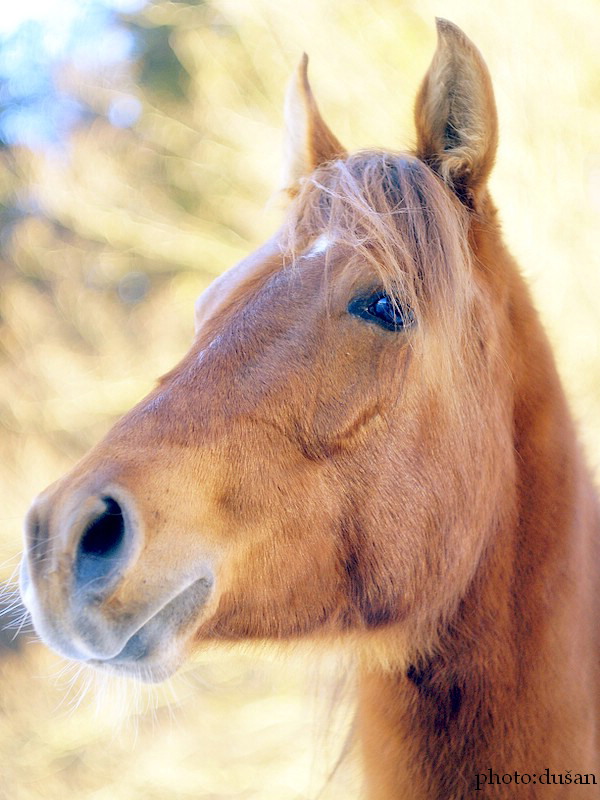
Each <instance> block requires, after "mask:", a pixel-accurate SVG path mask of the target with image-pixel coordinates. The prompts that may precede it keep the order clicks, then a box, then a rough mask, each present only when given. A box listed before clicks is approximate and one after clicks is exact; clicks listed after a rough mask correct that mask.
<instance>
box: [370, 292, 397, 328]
mask: <svg viewBox="0 0 600 800" xmlns="http://www.w3.org/2000/svg"><path fill="white" fill-rule="evenodd" d="M368 312H369V314H372V315H373V316H374V317H377V318H378V319H381V320H383V321H384V322H387V323H388V324H389V325H394V326H396V327H398V328H400V327H402V325H403V324H404V318H403V316H402V314H401V312H400V309H399V308H394V306H393V304H392V301H391V300H390V298H389V297H387V295H383V297H380V298H379V299H378V300H376V301H375V302H374V303H371V305H370V306H369V308H368Z"/></svg>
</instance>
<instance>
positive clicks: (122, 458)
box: [29, 22, 600, 800]
mask: <svg viewBox="0 0 600 800" xmlns="http://www.w3.org/2000/svg"><path fill="white" fill-rule="evenodd" d="M439 33H440V45H439V48H438V52H437V54H436V56H435V58H434V61H433V64H432V67H431V69H430V72H429V73H428V75H427V77H426V79H425V82H424V84H423V86H422V88H421V91H420V93H419V96H418V100H417V105H416V112H415V113H416V118H417V131H418V134H419V140H418V145H417V149H416V153H415V154H412V155H411V154H404V155H401V154H396V153H392V152H380V151H366V152H361V153H356V154H354V155H351V156H345V155H342V156H341V157H340V155H341V153H340V148H341V146H338V145H339V142H337V140H336V139H335V137H333V135H331V137H332V138H330V137H329V134H328V135H327V136H326V137H325V140H321V141H320V145H319V141H315V137H316V139H317V140H319V136H320V134H319V131H321V132H322V131H323V130H325V128H326V126H325V128H324V127H323V126H324V123H322V120H321V118H320V115H319V113H318V110H317V108H316V104H315V103H314V101H312V102H311V101H309V99H307V97H306V96H305V97H304V99H303V98H302V92H304V93H305V94H306V93H308V92H310V88H309V87H308V83H307V81H306V80H305V72H304V79H303V80H302V81H300V82H299V85H300V88H298V81H296V83H295V88H294V89H293V91H292V96H291V100H290V105H291V106H292V107H293V108H295V111H294V113H293V114H292V115H291V119H294V118H295V119H298V115H299V114H306V115H308V119H306V120H305V121H304V123H302V130H303V131H304V132H306V131H311V132H312V133H311V134H310V136H309V137H308V138H307V137H306V136H305V135H299V136H295V137H293V143H292V146H293V148H296V150H297V149H298V148H300V149H304V151H303V152H294V153H292V155H291V157H292V161H293V168H292V169H290V170H288V175H290V176H292V178H291V180H293V184H288V188H290V189H291V190H292V193H293V194H294V195H295V199H294V201H293V203H292V205H291V207H290V210H289V213H288V217H287V221H286V224H285V226H284V228H283V230H282V231H281V232H280V234H278V235H277V236H276V237H275V239H274V240H273V241H272V242H271V243H269V244H268V245H267V246H266V248H265V249H263V250H262V251H259V253H258V254H257V255H256V256H254V257H251V258H250V259H249V260H248V261H247V262H245V263H244V264H242V265H240V266H239V267H237V268H235V269H234V270H233V271H232V272H231V273H229V274H228V276H226V277H224V278H223V279H220V281H218V282H217V283H216V284H215V288H214V289H212V290H210V291H209V292H208V293H207V295H206V296H205V297H204V298H203V299H202V300H201V302H200V304H199V306H198V332H197V337H196V341H195V343H194V346H193V347H192V349H191V351H190V353H189V354H188V355H187V356H186V357H185V358H184V359H183V361H182V362H181V363H180V364H179V365H178V366H177V367H176V368H175V369H174V370H173V371H172V372H170V373H169V374H168V375H166V376H165V377H164V378H163V379H162V380H161V382H160V384H159V386H158V387H157V388H156V389H155V390H154V392H152V393H151V395H150V396H149V397H148V398H146V399H145V400H144V401H142V402H141V403H140V404H139V405H138V406H137V407H136V408H134V409H133V410H132V411H131V412H130V413H129V414H128V415H127V416H125V417H124V418H123V419H122V420H121V421H120V422H119V423H118V424H117V425H116V426H115V428H114V429H113V430H112V431H111V432H110V433H109V434H108V436H107V437H106V439H105V440H104V441H103V442H102V443H100V444H99V445H98V446H97V447H96V448H95V449H94V450H93V451H92V452H91V453H90V454H89V455H88V456H87V457H86V458H85V459H84V460H83V461H82V462H81V463H80V464H79V465H78V466H77V467H76V468H75V469H74V470H73V472H71V473H70V474H69V475H67V476H66V477H65V478H63V479H62V480H61V481H60V482H59V483H58V484H56V485H55V486H53V487H51V488H50V489H49V490H47V492H46V493H45V494H44V495H43V496H42V497H41V499H39V500H38V501H37V504H36V506H35V509H34V511H32V513H31V517H30V523H29V524H30V537H31V538H34V539H35V541H34V542H33V543H32V546H35V547H39V546H40V537H41V538H42V540H43V546H44V550H45V556H44V559H42V560H37V561H36V559H35V558H34V555H33V554H31V555H30V557H29V572H30V575H31V582H32V583H33V584H34V586H35V592H36V593H37V594H36V597H37V598H38V600H37V602H38V604H39V608H40V609H43V610H41V611H40V610H38V611H37V612H36V613H37V617H36V614H35V613H34V619H35V621H36V624H39V626H40V628H41V630H42V633H43V635H44V636H45V638H47V640H48V641H49V642H50V643H51V644H54V646H56V647H58V648H59V649H63V651H64V650H66V649H67V648H68V646H70V645H67V644H65V642H73V643H75V645H76V646H79V645H77V642H79V641H80V639H82V638H85V636H88V639H87V640H86V641H91V642H92V644H91V645H89V646H90V647H93V646H94V640H93V636H92V635H91V634H90V633H89V631H90V630H92V632H94V631H98V632H99V633H98V635H99V636H100V638H102V636H104V635H106V637H107V638H106V641H107V642H108V641H109V640H110V636H109V633H110V630H111V626H112V628H115V627H116V628H118V626H119V625H120V624H122V621H123V619H124V618H126V617H127V618H128V619H129V618H133V619H135V618H136V615H138V616H139V618H140V619H142V617H143V618H144V619H145V618H147V616H148V614H147V613H146V611H147V608H148V607H149V606H150V605H151V603H152V601H153V598H155V597H156V596H159V595H160V593H161V592H164V588H163V585H164V583H165V581H168V580H170V579H171V576H178V575H182V576H185V575H187V572H186V570H189V569H190V568H191V567H190V565H194V564H199V563H203V564H204V563H205V564H207V565H208V566H207V568H206V569H207V570H208V571H209V573H210V575H211V576H212V578H214V581H213V582H211V583H210V585H211V589H210V594H209V596H207V598H206V599H205V600H203V604H201V605H199V606H198V607H197V608H196V609H195V611H194V614H193V615H192V616H191V617H189V618H186V620H185V622H184V623H181V624H180V625H179V627H178V628H177V630H176V631H173V632H172V633H171V634H170V635H169V636H167V635H166V634H163V638H164V637H166V638H167V639H169V642H167V644H168V645H169V646H171V645H173V643H176V644H177V647H178V648H180V651H181V653H182V654H185V653H186V652H188V651H189V650H191V649H193V648H195V647H199V646H202V643H203V642H205V641H207V640H212V639H220V640H227V641H240V640H263V639H268V640H272V641H280V642H283V641H290V640H295V639H297V638H298V637H312V638H313V639H314V640H315V641H318V642H320V643H322V644H323V645H325V644H326V643H327V642H333V641H335V642H342V643H344V644H345V645H347V646H348V647H350V648H352V649H353V650H354V651H355V652H356V653H358V658H359V661H360V665H361V666H360V692H359V709H358V721H359V735H360V738H361V742H362V749H363V754H364V764H365V775H366V787H367V796H368V798H369V800H393V798H410V800H420V799H421V798H427V799H428V800H432V799H433V798H438V800H458V799H459V798H465V797H468V796H471V794H472V792H473V790H474V788H475V776H476V774H478V773H484V772H486V771H487V770H488V769H489V768H491V769H492V771H493V772H495V773H500V774H503V773H507V772H510V773H514V772H515V770H516V771H518V772H520V773H523V772H528V773H533V772H536V773H538V774H539V773H541V772H542V771H543V770H545V769H546V767H548V768H550V771H551V772H556V773H559V772H563V773H564V772H566V770H571V771H572V774H573V775H574V774H575V773H593V772H595V773H596V779H597V780H598V781H600V742H599V739H598V732H597V720H598V715H599V711H600V694H599V688H600V674H599V672H600V658H599V656H600V642H599V641H598V638H599V636H598V625H597V619H598V612H599V611H600V609H599V607H598V606H599V599H598V597H599V593H598V588H599V587H598V583H599V581H598V570H599V567H598V564H599V563H600V560H599V555H600V553H599V542H600V539H599V535H598V534H599V527H600V526H599V517H598V505H597V500H596V497H595V495H594V492H593V489H592V485H591V480H590V477H589V475H588V473H587V470H586V468H585V465H584V464H583V460H582V457H581V454H580V449H579V446H578V444H577V440H576V435H575V431H574V429H573V425H572V422H571V419H570V415H569V411H568V408H567V405H566V402H565V398H564V395H563V391H562V388H561V386H560V382H559V379H558V377H557V373H556V370H555V367H554V362H553V358H552V355H551V352H550V349H549V346H548V343H547V340H546V337H545V334H544V333H543V331H542V328H541V326H540V323H539V321H538V318H537V314H536V312H535V311H534V308H533V305H532V303H531V300H530V297H529V293H528V291H527V288H526V287H525V285H524V283H523V281H522V279H521V277H520V275H519V272H518V270H517V268H516V266H515V264H514V262H513V260H512V258H511V257H510V255H509V253H508V252H507V250H506V248H505V246H504V244H503V242H502V239H501V234H500V231H499V227H498V223H497V220H496V212H495V209H494V207H493V204H492V202H491V200H490V198H489V195H488V193H487V190H486V187H485V182H486V178H487V175H488V174H489V171H490V169H491V167H492V162H493V158H494V153H495V143H496V137H497V128H496V117H495V109H494V104H493V95H492V92H491V84H490V81H489V76H488V74H487V70H486V69H485V66H484V64H483V61H482V59H481V56H480V55H479V54H478V52H477V51H476V49H475V48H474V47H473V45H472V44H471V43H470V42H469V41H468V40H467V39H466V37H465V36H464V34H462V32H460V31H458V29H456V28H455V27H454V26H451V25H450V23H445V22H440V23H439ZM304 70H305V64H304ZM444 92H445V93H446V94H444ZM298 93H300V94H298ZM310 97H311V98H312V94H310ZM299 109H300V110H299ZM327 131H328V129H327ZM318 145H319V146H318ZM316 153H318V154H319V159H318V161H317V162H315V154H316ZM300 164H305V165H308V168H309V170H310V174H308V175H306V176H304V177H302V176H301V175H300V174H299V173H298V165H300ZM323 233H326V234H327V236H328V242H329V247H328V248H327V249H326V250H325V251H324V252H321V251H319V250H314V251H311V249H310V248H311V246H312V244H313V243H314V241H315V239H316V237H318V236H319V235H321V234H323ZM377 287H380V288H385V289H386V290H387V291H388V292H389V294H390V295H391V296H392V297H393V298H394V300H395V302H396V303H397V304H398V305H399V306H400V307H402V308H406V307H407V306H408V307H410V309H411V310H412V311H413V313H414V316H415V318H416V320H417V324H416V326H414V327H413V328H411V329H409V330H406V331H404V332H401V333H395V332H390V331H383V330H381V329H380V328H378V327H377V326H376V325H373V324H370V323H368V322H364V321H362V320H360V319H357V318H356V317H353V316H351V315H350V314H348V312H347V307H348V303H349V301H351V300H352V298H353V297H355V296H356V294H357V293H358V292H364V291H368V290H369V289H374V288H377ZM115 487H116V488H115ZM110 492H120V493H121V494H117V496H118V497H121V496H123V497H124V498H125V499H124V500H123V501H122V502H123V505H124V506H126V507H129V506H131V508H132V509H135V520H137V522H135V521H134V522H131V521H128V525H129V526H130V527H131V528H132V530H135V531H138V529H139V530H141V531H142V534H140V535H141V536H142V544H141V547H140V551H139V554H137V555H136V557H135V559H134V558H132V559H130V562H128V563H127V564H126V567H124V571H123V575H122V577H119V580H118V582H116V583H115V584H114V586H112V588H111V589H110V591H108V590H107V591H106V592H105V594H104V595H103V596H102V597H100V598H99V599H98V598H97V599H96V600H97V602H96V605H95V606H94V612H93V615H92V612H91V610H90V609H88V608H83V609H81V608H80V607H79V606H78V607H77V613H76V612H75V610H74V609H75V606H76V605H77V602H79V603H80V604H81V601H80V600H77V598H75V597H74V595H73V593H72V590H71V588H70V587H71V574H72V572H73V563H74V561H75V559H76V558H77V556H76V552H77V546H78V542H79V541H80V539H81V536H82V524H83V523H81V522H80V521H79V522H78V521H77V520H79V519H80V516H78V514H79V515H80V512H78V511H77V509H78V508H79V506H80V505H82V504H85V502H91V501H89V500H88V499H89V498H92V497H96V498H97V497H98V496H100V495H102V494H106V493H110ZM81 513H83V512H81ZM90 513H91V512H90ZM132 514H133V512H132ZM128 519H129V518H128ZM44 537H46V538H44ZM212 578H211V581H212ZM209 582H210V581H209V580H208V578H207V585H208V583H209ZM76 601H77V602H76ZM144 613H145V614H146V616H145V617H144ZM77 614H79V616H77ZM82 619H85V620H86V623H85V625H84V623H83V622H81V620H82ZM86 625H87V628H86ZM88 634H89V635H88ZM103 641H104V640H103ZM110 641H112V640H110ZM162 644H163V643H162V642H158V643H156V647H157V652H158V655H157V656H153V657H152V658H154V661H153V660H152V658H148V659H146V662H143V663H142V664H141V667H142V671H143V670H144V669H145V670H147V672H146V676H147V677H151V678H156V677H160V676H161V675H162V669H163V664H165V663H170V662H168V659H167V657H166V656H164V655H161V653H163V651H162V650H161V649H160V647H159V645H161V646H162ZM167 644H165V647H166V646H167ZM108 649H109V648H108V645H106V650H107V652H108ZM117 649H118V648H117ZM164 652H166V650H165V651H164ZM97 660H100V661H102V660H103V659H101V658H98V659H97ZM117 661H118V657H117ZM104 662H105V663H108V664H109V665H110V663H111V659H109V658H108V656H107V657H106V658H105V659H104ZM113 666H114V667H115V668H120V665H119V663H114V664H113ZM125 668H127V669H129V666H128V665H125V666H124V667H123V669H125ZM170 668H171V667H169V669H170ZM494 791H496V792H498V793H499V794H500V793H501V792H502V789H501V788H499V787H495V788H494V789H493V790H492V789H489V790H488V792H489V793H490V794H491V793H493V792H494ZM483 796H486V792H485V791H484V792H483ZM503 796H507V797H508V796H510V797H523V798H563V797H564V798H566V797H577V798H598V797H600V786H598V785H596V786H593V785H592V786H573V785H571V786H565V785H562V786H560V785H559V786H552V785H550V786H545V785H542V786H540V785H539V784H537V785H533V784H529V785H526V786H524V785H520V786H518V787H516V786H514V785H513V786H510V787H508V788H507V787H504V790H503Z"/></svg>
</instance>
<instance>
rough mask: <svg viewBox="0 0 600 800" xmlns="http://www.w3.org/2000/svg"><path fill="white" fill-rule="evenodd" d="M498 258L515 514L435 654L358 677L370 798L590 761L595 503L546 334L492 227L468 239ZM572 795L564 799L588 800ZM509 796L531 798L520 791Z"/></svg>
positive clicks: (451, 795)
mask: <svg viewBox="0 0 600 800" xmlns="http://www.w3.org/2000/svg"><path fill="white" fill-rule="evenodd" d="M498 253H501V254H503V256H504V260H505V266H506V267H507V269H508V270H509V272H510V276H511V278H510V281H511V285H510V286H509V289H508V297H507V301H508V306H509V307H510V309H511V312H510V317H511V325H512V327H513V330H514V340H515V342H520V343H521V348H520V349H519V352H518V356H517V357H516V359H515V363H514V364H513V374H514V380H515V396H514V397H515V399H514V442H515V457H516V476H517V477H516V486H515V487H513V489H514V491H515V496H516V498H517V509H516V513H515V515H514V516H513V517H512V518H511V520H510V521H506V523H505V527H504V529H500V530H497V531H495V534H494V539H493V545H492V547H491V548H490V549H489V550H488V552H487V554H486V556H485V558H484V559H483V560H482V562H481V564H480V565H479V567H478V571H477V573H476V575H475V578H474V580H473V581H472V583H471V585H470V588H469V590H468V592H467V594H466V595H465V597H464V598H463V599H462V601H461V603H460V606H459V608H458V610H457V612H456V614H455V617H454V618H453V619H451V620H449V621H448V622H447V623H445V624H444V626H443V630H442V631H441V634H440V639H439V643H438V646H437V647H436V650H435V655H430V656H428V657H423V658H420V659H415V660H414V663H411V664H409V665H408V667H407V666H406V664H404V665H403V667H402V668H401V669H400V668H399V669H398V670H397V671H395V672H394V671H393V670H389V671H386V672H383V671H382V672H375V671H372V670H370V671H364V672H363V673H362V675H361V683H360V693H359V712H358V713H359V730H360V733H361V734H362V742H363V752H364V761H365V768H366V780H367V785H368V787H369V793H368V795H367V796H368V798H369V800H395V798H411V800H420V798H428V800H433V799H434V798H439V799H440V800H441V798H444V800H453V799H456V800H458V798H462V797H467V796H469V797H470V796H471V794H472V792H473V790H474V788H475V779H476V775H477V774H479V773H485V772H486V771H487V770H488V769H490V768H491V769H492V771H493V772H494V773H498V774H504V773H514V771H515V770H518V771H520V772H527V771H529V772H533V771H535V770H536V769H544V768H545V767H546V766H550V768H551V770H552V769H554V770H555V771H556V772H559V771H560V770H561V769H563V770H564V769H566V768H567V767H561V766H560V765H561V764H566V765H568V768H569V769H571V770H574V771H579V772H581V773H586V772H588V773H589V772H592V771H593V770H594V769H596V771H597V770H598V768H599V766H600V764H599V761H600V752H599V744H598V741H597V739H595V736H597V734H595V720H596V719H597V718H598V715H599V714H600V707H599V698H600V674H599V672H600V671H599V668H598V653H599V652H600V641H599V637H598V634H597V633H596V628H597V624H596V620H597V618H598V614H599V613H600V603H599V602H598V599H596V598H598V597H600V592H598V583H599V581H598V575H597V574H596V573H597V570H598V567H597V566H596V565H597V564H598V563H600V558H599V555H600V552H599V551H600V547H599V542H600V537H599V536H598V533H599V532H600V523H599V515H598V507H597V501H596V498H595V494H594V491H593V488H592V485H591V480H590V478H589V475H588V473H587V470H586V468H585V465H584V463H583V459H582V457H581V454H580V450H579V446H578V444H577V440H576V435H575V432H574V428H573V424H572V421H571V418H570V415H569V411H568V408H567V403H566V401H565V397H564V393H563V390H562V387H561V385H560V381H559V379H558V376H557V373H556V369H555V366H554V361H553V357H552V354H551V351H550V348H549V345H548V342H547V339H546V336H545V334H544V332H543V330H542V328H541V325H540V323H539V321H538V318H537V314H536V312H535V311H534V309H533V305H532V304H531V301H530V299H529V295H528V291H527V289H526V287H525V286H524V284H523V282H522V280H521V278H520V276H519V275H518V272H517V270H516V268H515V267H514V265H513V264H512V259H511V257H510V255H509V254H508V253H507V252H506V251H505V250H504V247H503V245H502V242H501V239H500V236H499V234H498V233H497V231H495V229H494V228H493V226H492V227H491V228H488V229H487V230H486V231H484V232H480V233H479V240H478V241H477V256H478V258H479V260H480V261H481V262H483V264H484V266H485V262H486V259H487V257H488V255H490V256H491V254H494V258H495V263H496V264H497V263H498V261H497V260H498ZM513 273H514V274H513ZM532 376H536V380H535V381H532ZM589 788H590V789H591V790H593V789H594V787H589ZM597 788H598V787H595V789H596V790H597ZM556 789H557V790H558V789H560V790H561V791H563V792H564V790H565V787H564V786H560V787H559V786H557V787H556ZM577 789H578V790H579V793H578V794H577V797H588V796H595V795H592V794H590V795H588V794H586V789H585V787H583V786H577ZM544 790H545V794H544V797H553V796H555V795H554V794H553V791H554V790H552V788H551V787H549V786H548V787H544ZM518 791H519V796H523V797H537V796H538V795H537V794H536V793H535V787H532V786H527V787H526V786H519V790H518ZM560 796H561V797H562V796H565V795H560Z"/></svg>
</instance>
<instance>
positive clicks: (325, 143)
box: [283, 53, 346, 194]
mask: <svg viewBox="0 0 600 800" xmlns="http://www.w3.org/2000/svg"><path fill="white" fill-rule="evenodd" d="M307 70H308V56H307V55H306V53H304V54H303V55H302V59H301V61H300V64H299V66H298V69H297V70H296V72H295V74H294V75H293V77H292V80H291V81H290V83H289V86H288V90H287V94H286V98H285V129H286V131H285V149H284V167H283V187H284V189H287V190H288V191H289V192H290V193H291V194H294V193H295V192H296V190H297V184H298V181H299V180H300V179H301V178H303V177H304V176H306V175H310V173H311V172H312V171H313V170H315V169H316V168H317V167H318V166H320V165H321V164H324V163H326V162H327V161H332V160H333V159H334V158H340V157H343V156H345V155H346V151H345V150H344V148H343V147H342V145H341V144H340V143H339V142H338V140H337V138H336V137H335V136H334V135H333V133H332V132H331V131H330V130H329V128H328V127H327V125H326V124H325V122H324V121H323V118H322V117H321V114H320V112H319V109H318V107H317V103H316V101H315V98H314V95H313V93H312V90H311V88H310V84H309V82H308V73H307Z"/></svg>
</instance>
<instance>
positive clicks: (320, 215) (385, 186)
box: [283, 150, 473, 342]
mask: <svg viewBox="0 0 600 800" xmlns="http://www.w3.org/2000/svg"><path fill="white" fill-rule="evenodd" d="M468 226H469V215H468V212H467V211H466V209H465V208H464V207H463V206H462V205H461V203H460V202H459V201H458V200H456V199H455V197H454V196H453V195H452V194H451V193H450V192H449V191H447V189H446V188H445V186H444V185H443V183H442V181H441V180H440V179H439V178H438V177H437V175H435V173H434V172H433V171H432V170H431V169H430V168H429V167H428V166H427V165H426V164H424V163H423V162H422V161H420V160H419V159H417V158H416V157H414V156H411V155H408V154H406V153H393V152H389V151H381V150H362V151H359V152H356V153H354V154H352V155H350V156H348V157H347V158H345V159H343V160H342V159H338V160H335V161H330V162H328V163H326V164H325V165H323V166H321V167H319V168H318V169H317V170H316V171H315V172H314V173H313V174H312V175H310V176H309V177H308V178H306V179H304V180H303V181H302V182H301V185H300V189H299V191H298V194H297V196H296V198H295V200H294V202H293V204H292V206H291V208H290V211H289V215H288V218H287V224H286V228H285V236H284V244H283V247H284V251H285V252H286V253H287V255H288V256H289V260H291V261H294V260H296V259H297V258H298V255H299V254H300V253H302V252H303V251H304V250H305V249H306V247H307V245H308V244H309V243H310V242H311V241H312V240H314V239H315V237H318V236H320V235H324V236H326V238H327V242H328V244H330V245H331V246H333V245H340V246H343V247H344V250H345V253H346V254H347V255H348V256H349V258H348V262H347V265H346V267H345V269H356V266H357V262H358V261H361V262H363V263H364V262H366V264H367V265H368V267H369V269H370V270H371V271H372V274H373V275H374V276H376V279H377V280H378V281H379V284H380V286H381V288H383V289H384V291H385V292H386V293H388V294H389V295H390V296H391V297H392V299H393V300H394V301H395V302H396V303H397V304H398V306H400V307H404V308H406V306H408V307H409V308H410V309H411V310H412V312H413V314H414V316H415V317H416V319H417V320H418V322H419V325H418V326H417V327H418V328H419V330H420V334H419V333H416V335H417V337H418V336H419V335H421V336H422V335H423V334H424V332H425V330H429V331H430V332H431V330H432V329H437V331H438V332H439V333H440V334H441V335H442V336H444V337H445V336H448V335H449V336H451V339H452V340H455V341H456V340H460V341H463V342H465V341H466V334H467V330H469V329H470V315H469V314H468V313H466V312H467V311H468V309H469V308H470V306H471V305H472V300H473V281H472V279H471V275H472V265H471V252H470V248H469V246H468V229H469V228H468ZM328 249H329V250H330V251H331V250H333V247H330V248H328ZM326 266H327V265H326ZM374 288H375V287H374Z"/></svg>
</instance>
